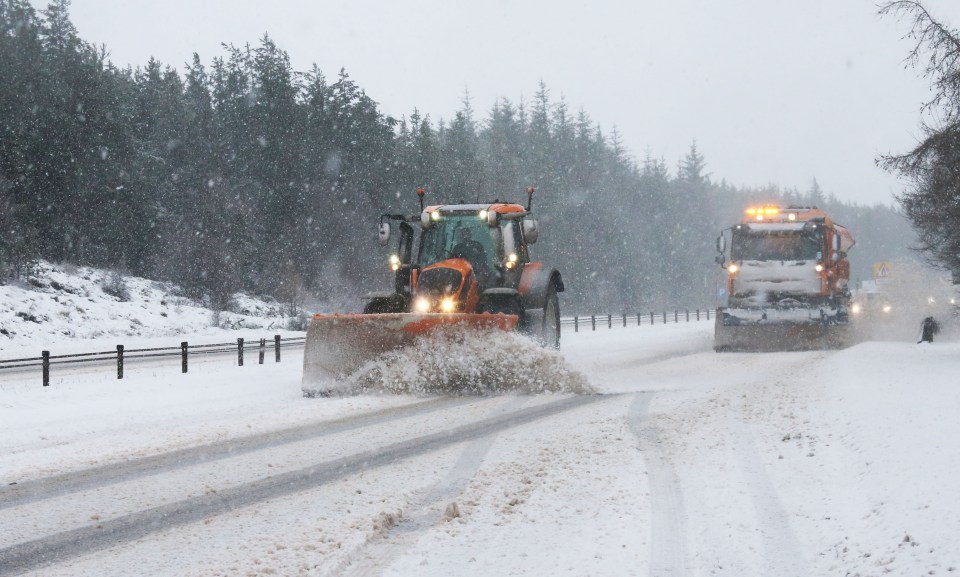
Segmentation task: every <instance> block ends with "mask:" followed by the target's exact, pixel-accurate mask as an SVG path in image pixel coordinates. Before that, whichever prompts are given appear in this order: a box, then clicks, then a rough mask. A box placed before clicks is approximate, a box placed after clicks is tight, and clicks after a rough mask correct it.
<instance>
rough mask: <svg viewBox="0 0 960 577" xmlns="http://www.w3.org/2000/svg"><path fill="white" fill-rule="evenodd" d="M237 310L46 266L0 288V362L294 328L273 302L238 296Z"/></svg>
mask: <svg viewBox="0 0 960 577" xmlns="http://www.w3.org/2000/svg"><path fill="white" fill-rule="evenodd" d="M231 309H233V310H231V311H225V312H221V313H219V314H218V315H215V314H214V312H213V311H211V310H210V309H209V308H207V307H206V306H205V305H204V304H203V303H202V302H199V301H196V300H194V299H190V298H187V297H186V296H184V295H183V292H182V290H181V289H180V288H179V287H177V286H176V285H173V284H170V283H164V282H157V281H152V280H148V279H144V278H140V277H133V276H123V275H121V274H119V273H117V272H112V271H105V270H99V269H95V268H90V267H77V266H72V265H58V264H52V263H49V262H40V264H39V265H38V266H37V268H36V271H35V272H34V274H32V275H31V276H30V277H28V278H27V279H25V280H23V281H18V282H16V283H13V284H8V285H0V358H3V357H10V356H15V354H16V353H17V352H19V351H22V350H24V349H27V348H29V349H30V350H31V352H32V353H39V349H40V348H44V347H46V348H49V347H50V345H52V344H54V343H57V344H60V343H67V342H69V343H76V342H77V341H79V340H82V339H103V338H106V337H113V338H116V337H124V340H123V341H122V342H124V343H129V342H131V340H130V337H165V336H175V335H183V334H194V335H196V334H204V333H207V334H212V333H220V334H222V333H223V332H224V331H235V330H240V329H247V330H257V329H263V330H269V331H271V332H278V333H279V332H282V331H280V330H278V329H282V328H283V327H286V326H287V325H288V324H289V321H290V317H288V316H286V315H284V311H283V307H282V306H281V305H280V304H279V303H276V302H274V301H271V300H270V299H258V298H254V297H250V296H247V295H243V294H237V295H235V296H234V299H233V305H232V306H231ZM34 349H36V350H34ZM58 349H61V350H60V352H63V351H62V349H63V347H58Z"/></svg>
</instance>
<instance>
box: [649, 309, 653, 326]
mask: <svg viewBox="0 0 960 577" xmlns="http://www.w3.org/2000/svg"><path fill="white" fill-rule="evenodd" d="M650 326H651V327H652V326H653V311H650Z"/></svg>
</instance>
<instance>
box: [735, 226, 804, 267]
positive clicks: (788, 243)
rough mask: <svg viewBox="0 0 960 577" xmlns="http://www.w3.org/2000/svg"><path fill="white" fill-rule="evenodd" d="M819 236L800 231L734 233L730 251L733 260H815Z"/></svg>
mask: <svg viewBox="0 0 960 577" xmlns="http://www.w3.org/2000/svg"><path fill="white" fill-rule="evenodd" d="M820 251H821V246H820V235H814V234H807V233H802V232H800V231H777V232H769V231H763V232H756V231H750V232H736V231H735V232H734V235H733V243H732V246H731V249H730V253H731V258H732V259H733V260H738V261H744V260H781V261H785V260H792V261H800V260H816V259H817V258H819V257H820Z"/></svg>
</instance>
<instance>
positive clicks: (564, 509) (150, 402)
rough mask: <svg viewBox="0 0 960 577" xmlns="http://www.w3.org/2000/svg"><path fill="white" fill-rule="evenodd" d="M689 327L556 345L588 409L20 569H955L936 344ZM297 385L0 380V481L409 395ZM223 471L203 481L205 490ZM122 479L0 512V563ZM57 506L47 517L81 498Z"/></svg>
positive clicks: (155, 371)
mask: <svg viewBox="0 0 960 577" xmlns="http://www.w3.org/2000/svg"><path fill="white" fill-rule="evenodd" d="M711 330H712V325H711V324H710V323H706V322H701V323H689V324H686V323H680V324H677V325H673V324H669V325H659V326H655V327H650V326H644V327H630V328H626V329H622V328H615V329H612V330H598V331H597V332H581V333H579V334H572V333H570V332H566V333H565V334H564V336H563V350H562V352H563V354H564V356H565V357H566V359H567V362H568V363H570V365H571V366H573V367H575V368H576V369H578V370H579V371H580V372H581V373H583V374H585V375H587V377H588V378H589V381H590V384H591V386H592V387H593V388H594V389H595V390H597V391H599V392H601V393H604V394H606V395H607V396H606V397H605V398H604V399H603V400H602V401H600V402H595V403H591V404H590V405H589V406H584V407H583V408H579V409H576V410H570V411H566V412H562V413H558V414H555V415H553V416H551V417H549V418H545V419H542V420H540V421H536V422H532V423H528V424H525V425H522V426H516V427H514V428H509V429H506V430H504V431H503V432H500V433H498V434H495V435H493V436H489V437H483V438H478V439H475V440H473V441H469V442H466V443H463V444H457V445H451V446H449V447H448V448H446V449H443V450H439V451H436V452H433V453H429V454H425V455H421V456H417V457H410V458H405V459H398V460H397V462H395V463H392V464H390V465H386V466H377V467H371V468H370V469H369V470H366V471H364V472H363V473H360V474H356V475H352V476H349V477H346V478H344V479H342V480H340V481H337V482H335V483H332V484H330V485H324V486H322V487H317V488H313V489H309V490H305V491H302V492H300V493H296V494H292V495H287V496H284V497H280V498H274V499H270V500H266V501H263V502H260V503H257V504H256V505H252V506H246V507H241V508H238V509H235V510H231V511H228V512H226V513H223V514H219V515H217V516H216V517H214V518H212V519H208V520H206V521H204V522H198V523H192V524H189V525H184V526H179V527H177V528H175V529H173V530H168V531H162V532H157V533H153V534H150V535H148V536H147V537H145V538H141V539H138V540H137V541H130V542H123V543H120V544H118V545H117V546H114V547H112V548H110V549H109V550H107V551H101V552H94V553H90V554H88V555H81V556H77V557H71V558H69V559H65V560H64V561H63V562H62V563H60V564H54V565H50V566H46V567H44V568H42V569H39V570H38V571H37V572H35V573H31V574H36V575H39V574H43V575H72V576H77V575H151V576H153V575H227V574H284V575H295V574H303V575H328V574H385V575H413V574H416V575H424V576H431V575H437V576H440V575H443V576H447V575H450V574H457V575H493V574H497V575H507V574H561V573H563V574H571V575H648V574H676V575H683V574H687V575H731V576H733V575H736V576H741V575H758V576H759V575H881V574H886V573H891V574H894V575H915V574H924V575H927V574H951V572H953V571H956V570H958V567H960V563H958V560H960V544H958V542H957V540H956V539H955V535H956V534H957V533H958V532H960V493H958V492H957V491H956V478H957V476H958V474H960V451H957V449H956V439H957V438H958V436H960V420H958V419H957V418H956V415H957V414H958V411H960V385H958V384H957V378H956V375H957V374H958V372H960V343H957V342H955V341H938V342H936V343H934V344H932V345H930V344H923V345H917V344H915V343H912V342H896V341H890V342H867V343H863V344H860V345H857V346H855V347H852V348H850V349H847V350H843V351H838V352H830V351H818V352H803V353H765V354H716V353H713V352H712V351H711V350H710V344H711ZM299 380H300V357H299V353H293V352H291V353H290V354H289V355H286V356H285V357H284V359H283V362H281V363H280V364H266V365H262V366H260V365H247V366H244V367H238V366H234V365H233V364H231V363H229V362H227V363H224V364H223V365H202V366H200V367H198V368H197V370H196V372H193V371H192V372H191V373H190V374H189V375H181V374H179V371H178V367H177V366H176V365H173V366H170V367H169V369H167V368H163V367H156V368H151V369H150V370H149V373H148V374H145V373H133V374H130V375H128V377H127V378H125V379H124V380H123V381H117V380H116V379H115V378H113V375H111V374H109V373H107V374H103V375H99V376H90V375H84V376H78V377H76V378H73V379H71V378H64V380H62V381H61V382H59V383H57V384H56V386H52V387H50V388H47V389H43V388H41V387H39V386H38V385H37V384H36V383H29V384H22V385H4V386H3V387H2V388H0V471H3V478H2V479H0V481H2V483H3V485H5V486H6V485H8V484H9V483H14V482H16V483H25V482H28V481H29V480H30V479H36V478H39V477H45V476H49V475H53V474H56V473H62V472H65V471H70V470H78V469H84V468H88V467H92V466H95V465H105V464H109V463H122V462H124V461H127V460H129V459H132V458H136V457H141V456H145V455H155V454H158V453H163V452H166V451H172V450H175V449H180V448H184V447H192V446H198V445H204V444H208V443H214V442H217V441H223V440H229V439H235V438H240V437H249V436H251V435H254V436H255V435H258V434H262V433H267V432H270V431H278V430H285V429H288V428H290V427H294V426H298V425H309V424H311V423H316V422H318V421H327V420H329V421H334V420H338V419H346V421H344V422H352V420H354V419H356V418H358V417H360V416H362V415H366V414H369V413H370V412H371V411H374V410H380V409H382V410H386V411H387V413H385V414H393V413H392V412H396V411H399V410H400V409H401V408H403V407H411V406H412V405H414V404H416V403H420V402H422V401H423V400H424V399H423V398H421V397H415V396H407V395H392V394H384V395H364V396H358V397H352V398H344V399H304V398H302V397H301V396H300V389H299ZM555 397H556V395H535V396H526V397H524V396H521V397H510V396H505V397H494V398H491V399H486V400H483V399H481V400H476V401H470V404H469V405H468V406H466V408H464V409H460V410H461V411H465V412H463V413H462V414H463V415H464V418H465V417H466V416H467V415H474V414H476V415H480V414H483V413H485V412H490V413H497V412H500V411H506V410H508V409H513V408H516V407H517V406H521V407H522V406H530V405H543V404H545V403H549V402H551V399H552V398H555ZM471 407H473V408H471ZM460 414H461V413H457V412H453V411H452V410H451V411H446V410H445V411H439V412H437V413H436V414H433V413H431V416H429V417H426V416H421V417H417V418H415V419H414V420H412V421H409V422H408V423H406V424H397V425H390V424H389V422H388V423H384V424H383V425H381V426H380V427H371V428H369V429H364V430H365V431H366V432H365V433H364V434H361V435H357V434H356V433H351V434H347V435H346V436H343V437H342V438H331V439H329V440H325V441H321V442H314V443H312V444H310V443H307V445H306V447H305V453H304V454H303V455H302V456H300V457H296V458H294V457H291V456H289V455H286V453H284V452H278V451H276V450H271V451H264V455H263V456H262V457H257V455H256V454H255V455H251V456H248V457H246V458H247V459H253V461H250V462H248V461H244V463H245V464H243V465H242V466H240V465H235V467H237V470H238V471H242V475H241V476H242V477H243V478H246V476H250V475H253V474H255V473H256V471H259V470H263V471H264V472H268V471H269V473H268V474H270V475H277V474H280V473H282V472H283V470H284V469H283V467H298V466H299V467H302V466H306V465H308V464H309V463H310V462H312V461H309V459H310V458H320V455H325V454H328V453H329V454H330V455H331V457H334V456H336V455H341V454H350V453H351V452H353V451H357V450H359V448H360V447H364V446H367V447H372V446H379V445H378V443H390V442H395V441H396V440H399V439H402V438H406V437H408V436H410V435H416V434H421V432H425V431H428V430H431V429H430V427H431V426H439V427H440V429H439V430H441V431H442V430H444V429H443V427H448V428H449V430H453V428H454V427H456V426H457V425H454V424H447V425H443V424H442V423H443V422H445V421H449V420H450V419H453V422H454V423H456V422H457V421H458V419H460V417H459V415H460ZM471 418H472V417H471ZM401 422H403V421H401ZM431 423H435V425H431ZM257 458H260V459H262V460H261V461H259V464H257V463H258V461H257V460H256V459H257ZM304 459H306V460H304ZM251 463H252V464H251ZM227 464H228V463H224V465H222V466H221V465H218V466H217V468H216V470H218V471H220V476H222V471H223V470H230V469H226V468H225V467H226V466H227ZM199 466H200V465H197V467H199ZM177 471H178V473H177V474H176V475H171V476H167V475H164V476H160V477H159V478H158V481H159V484H158V485H157V489H155V490H156V491H157V492H158V493H162V495H163V496H162V497H161V498H162V499H163V500H164V502H166V501H167V500H171V499H172V500H176V499H180V498H185V497H178V496H177V495H178V492H179V491H182V492H183V495H189V494H192V493H190V492H191V491H193V492H196V491H199V492H201V493H203V492H207V493H210V492H211V491H214V492H216V491H221V490H227V487H221V486H220V485H218V484H217V483H219V482H220V481H216V480H215V479H216V478H217V474H215V473H214V472H209V473H205V474H203V475H200V474H199V473H197V474H192V473H191V472H190V471H192V469H187V470H177ZM238 475H240V473H238ZM191 479H193V480H192V481H191ZM146 481H147V480H144V481H137V480H132V481H128V482H124V483H121V484H119V485H115V486H111V487H109V495H111V497H110V499H111V501H110V503H112V504H110V505H97V506H96V508H94V509H91V510H89V511H86V510H82V511H81V513H82V514H81V515H80V516H79V517H77V518H75V519H74V518H72V517H71V515H73V513H69V512H68V511H66V510H64V511H62V512H61V513H51V511H57V509H55V508H54V509H51V508H50V507H54V506H55V503H54V504H53V505H49V504H47V503H46V502H41V503H28V504H26V505H23V506H21V507H14V508H11V509H6V510H4V509H2V508H0V515H3V516H4V517H3V518H2V519H0V521H2V525H3V526H4V527H5V528H8V529H7V530H5V537H4V542H3V544H2V545H0V556H2V551H3V549H2V548H3V547H7V546H10V545H11V544H14V543H17V542H19V541H22V540H25V539H29V538H34V537H35V532H36V531H39V529H37V527H44V526H59V524H60V523H67V522H71V523H76V524H80V525H82V524H85V523H86V524H89V523H96V522H100V521H99V520H100V519H109V518H110V515H111V513H110V511H112V510H113V509H112V508H120V509H122V507H123V506H126V505H128V504H129V503H130V502H136V501H139V500H141V499H143V498H145V496H149V495H150V494H151V491H152V490H150V489H144V487H143V486H141V485H136V484H135V483H140V482H146ZM232 482H233V483H235V482H239V480H237V479H234V480H233V481H232ZM227 483H228V485H229V484H230V483H231V482H230V481H228V482H227ZM131 484H133V485H132V486H131V487H127V485H131ZM181 487H182V488H181ZM161 488H162V491H161ZM125 491H126V492H125ZM64 499H65V500H64V501H63V505H56V506H62V507H64V508H66V507H69V506H72V504H73V503H76V502H80V501H81V500H80V499H79V497H77V498H74V497H65V498H64ZM43 505H47V506H46V507H44V506H43ZM148 505H149V504H145V505H143V506H148ZM453 505H456V506H455V507H453ZM138 506H139V505H138ZM50 515H54V516H55V517H57V518H56V519H55V521H56V522H55V523H53V525H51V522H52V521H51V520H50V519H48V517H49V516H50ZM31 516H33V517H31ZM60 517H62V518H60ZM14 519H16V520H15V521H14ZM91 519H93V520H91ZM10 527H13V528H14V529H13V532H12V533H11V532H10V531H9V528H10ZM28 528H30V529H29V530H28ZM0 574H3V570H2V567H0Z"/></svg>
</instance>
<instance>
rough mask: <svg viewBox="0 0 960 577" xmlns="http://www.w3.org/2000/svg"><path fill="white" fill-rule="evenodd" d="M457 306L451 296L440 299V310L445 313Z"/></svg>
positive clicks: (450, 311)
mask: <svg viewBox="0 0 960 577" xmlns="http://www.w3.org/2000/svg"><path fill="white" fill-rule="evenodd" d="M456 308H457V301H455V300H454V299H453V297H444V298H443V299H442V300H441V301H440V310H441V311H443V312H445V313H452V312H453V311H455V310H456Z"/></svg>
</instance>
